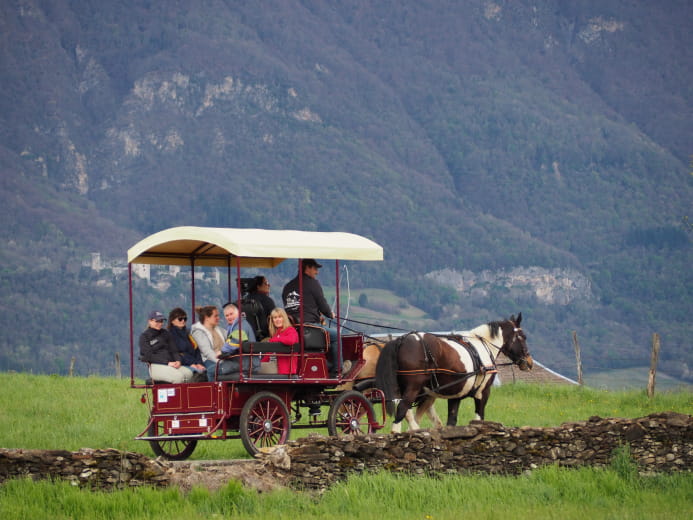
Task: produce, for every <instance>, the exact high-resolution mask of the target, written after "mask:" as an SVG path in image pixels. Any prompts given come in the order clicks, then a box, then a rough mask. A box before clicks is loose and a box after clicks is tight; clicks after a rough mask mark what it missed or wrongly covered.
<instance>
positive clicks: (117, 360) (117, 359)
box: [115, 352, 120, 379]
mask: <svg viewBox="0 0 693 520" xmlns="http://www.w3.org/2000/svg"><path fill="white" fill-rule="evenodd" d="M115 374H116V379H120V352H116V353H115Z"/></svg>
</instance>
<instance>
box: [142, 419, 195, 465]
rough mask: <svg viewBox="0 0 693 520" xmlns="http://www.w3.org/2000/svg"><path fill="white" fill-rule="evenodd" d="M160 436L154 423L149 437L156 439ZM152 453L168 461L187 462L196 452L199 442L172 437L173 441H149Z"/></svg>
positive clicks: (150, 428)
mask: <svg viewBox="0 0 693 520" xmlns="http://www.w3.org/2000/svg"><path fill="white" fill-rule="evenodd" d="M157 435H159V432H158V428H157V424H156V422H153V423H152V424H151V426H150V427H149V436H150V437H156V436H157ZM149 445H150V446H151V447H152V451H153V452H154V453H155V454H156V455H157V456H159V457H164V458H165V459H168V460H185V459H187V458H188V457H189V456H190V455H192V452H193V451H195V446H197V441H195V440H190V439H176V438H175V436H171V440H168V439H167V440H165V441H162V440H159V441H149Z"/></svg>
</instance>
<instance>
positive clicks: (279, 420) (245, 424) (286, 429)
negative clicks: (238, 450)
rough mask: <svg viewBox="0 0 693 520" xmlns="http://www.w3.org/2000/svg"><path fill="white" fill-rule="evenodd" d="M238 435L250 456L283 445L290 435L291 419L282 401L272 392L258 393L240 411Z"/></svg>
mask: <svg viewBox="0 0 693 520" xmlns="http://www.w3.org/2000/svg"><path fill="white" fill-rule="evenodd" d="M240 433H241V440H242V441H243V446H244V447H245V449H246V450H247V451H248V453H250V454H251V455H255V454H257V453H259V452H260V450H261V449H262V448H269V447H272V446H276V445H277V444H284V443H286V441H288V440H289V434H290V433H291V417H290V415H289V410H288V409H287V407H286V404H285V403H284V401H282V400H281V399H280V398H279V396H277V394H273V393H272V392H258V393H257V394H254V395H253V396H252V397H251V398H250V399H248V400H247V401H246V403H245V405H243V409H242V410H241V419H240Z"/></svg>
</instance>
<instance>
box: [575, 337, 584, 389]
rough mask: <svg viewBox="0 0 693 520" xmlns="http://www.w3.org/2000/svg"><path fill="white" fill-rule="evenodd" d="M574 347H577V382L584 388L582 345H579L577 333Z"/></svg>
mask: <svg viewBox="0 0 693 520" xmlns="http://www.w3.org/2000/svg"><path fill="white" fill-rule="evenodd" d="M573 346H574V347H575V361H576V363H577V380H578V384H579V385H581V386H582V360H581V359H580V343H578V337H577V332H576V331H573Z"/></svg>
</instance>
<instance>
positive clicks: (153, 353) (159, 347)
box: [140, 327, 181, 365]
mask: <svg viewBox="0 0 693 520" xmlns="http://www.w3.org/2000/svg"><path fill="white" fill-rule="evenodd" d="M140 360H141V361H144V362H146V363H158V364H160V365H167V364H168V363H169V362H171V361H180V360H181V356H180V354H179V353H178V349H177V348H176V345H175V344H174V342H173V338H172V337H171V334H169V332H168V331H167V330H166V329H161V330H156V329H153V328H151V327H147V330H145V331H144V332H143V333H142V334H141V335H140Z"/></svg>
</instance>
